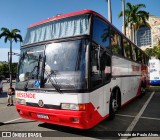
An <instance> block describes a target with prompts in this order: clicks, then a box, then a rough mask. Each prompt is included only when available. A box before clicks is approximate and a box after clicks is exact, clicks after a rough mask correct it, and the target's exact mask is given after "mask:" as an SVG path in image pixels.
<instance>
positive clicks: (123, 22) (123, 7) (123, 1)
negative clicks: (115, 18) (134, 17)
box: [122, 0, 126, 35]
mask: <svg viewBox="0 0 160 140" xmlns="http://www.w3.org/2000/svg"><path fill="white" fill-rule="evenodd" d="M122 14H123V21H122V26H123V29H122V31H123V34H124V35H126V27H125V0H122Z"/></svg>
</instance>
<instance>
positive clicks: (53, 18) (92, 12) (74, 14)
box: [28, 10, 106, 28]
mask: <svg viewBox="0 0 160 140" xmlns="http://www.w3.org/2000/svg"><path fill="white" fill-rule="evenodd" d="M81 14H94V15H97V16H98V17H101V18H103V19H104V20H106V19H105V18H104V17H103V16H102V15H100V14H98V13H97V12H95V11H92V10H81V11H77V12H71V13H68V14H60V15H56V16H54V17H51V18H47V19H45V20H42V21H40V22H37V23H34V24H31V25H30V26H29V27H28V28H32V27H35V26H38V25H41V24H44V23H47V22H50V21H54V20H58V19H63V18H66V17H71V16H76V15H81Z"/></svg>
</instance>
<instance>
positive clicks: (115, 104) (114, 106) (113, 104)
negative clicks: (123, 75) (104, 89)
mask: <svg viewBox="0 0 160 140" xmlns="http://www.w3.org/2000/svg"><path fill="white" fill-rule="evenodd" d="M119 101H120V97H119V90H118V89H116V90H115V92H113V93H112V95H111V98H110V107H109V118H110V119H114V118H115V112H116V111H118V109H119V108H120V102H119Z"/></svg>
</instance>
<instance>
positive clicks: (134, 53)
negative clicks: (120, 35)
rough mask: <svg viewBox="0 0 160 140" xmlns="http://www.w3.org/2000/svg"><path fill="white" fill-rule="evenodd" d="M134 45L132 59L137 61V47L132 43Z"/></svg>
mask: <svg viewBox="0 0 160 140" xmlns="http://www.w3.org/2000/svg"><path fill="white" fill-rule="evenodd" d="M131 47H132V59H133V60H134V61H137V57H136V47H135V46H134V45H131Z"/></svg>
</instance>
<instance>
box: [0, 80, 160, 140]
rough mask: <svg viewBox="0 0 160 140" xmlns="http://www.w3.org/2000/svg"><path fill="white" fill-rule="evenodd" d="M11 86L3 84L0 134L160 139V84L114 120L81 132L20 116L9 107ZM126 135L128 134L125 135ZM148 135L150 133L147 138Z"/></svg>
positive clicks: (60, 137)
mask: <svg viewBox="0 0 160 140" xmlns="http://www.w3.org/2000/svg"><path fill="white" fill-rule="evenodd" d="M8 86H9V83H4V93H3V94H1V95H0V136H2V132H6V131H7V132H9V133H10V131H11V132H17V131H24V132H23V133H22V132H21V134H20V135H18V136H25V135H29V134H28V133H27V131H29V132H33V133H35V132H38V134H37V135H38V136H40V135H39V134H41V135H42V136H48V137H47V138H45V139H53V138H54V139H69V140H70V139H86V140H88V139H111V138H114V139H115V138H116V139H145V140H146V139H159V140H160V109H159V108H160V87H152V88H151V89H150V90H148V92H147V93H146V95H145V96H144V97H142V98H137V99H135V100H133V101H132V102H131V103H129V104H128V105H127V106H125V107H123V108H122V109H121V110H120V111H119V112H118V113H117V115H116V118H115V119H114V120H112V121H111V120H108V119H105V120H104V121H102V122H101V123H100V124H98V125H97V126H96V127H94V128H93V129H91V130H85V131H84V130H83V131H82V130H78V129H74V128H68V127H62V126H57V125H51V124H47V123H41V122H36V121H31V120H26V119H22V118H20V117H19V115H18V113H17V112H16V109H15V106H12V107H7V106H6V105H7V95H6V91H7V89H8ZM42 131H43V132H42ZM17 133H18V132H17ZM17 133H14V134H13V133H12V134H13V136H15V138H12V139H17V137H16V136H17ZM5 134H6V133H5ZM5 134H3V135H5ZM124 134H125V137H122V136H124ZM130 135H133V137H129V136H130ZM148 135H150V136H149V137H148ZM157 135H158V137H157ZM50 136H52V137H50ZM102 136H103V137H102ZM111 136H112V137H111ZM137 136H141V137H137ZM142 136H145V137H142ZM33 139H34V138H33ZM40 139H41V138H40ZM43 139H44V138H43Z"/></svg>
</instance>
